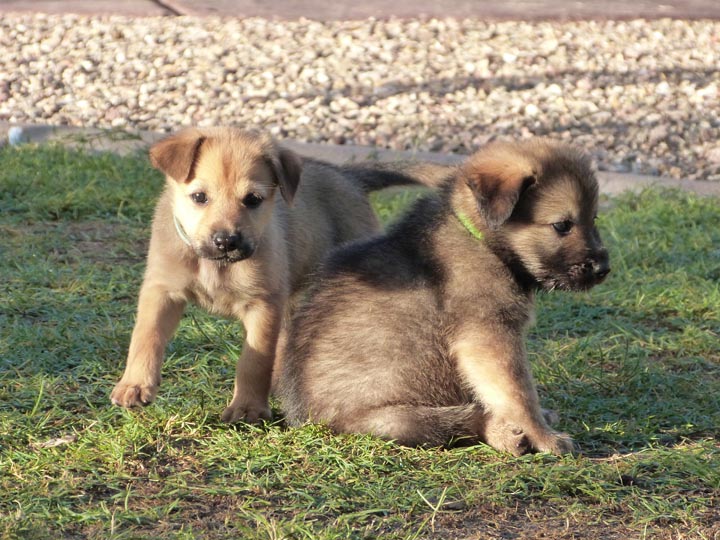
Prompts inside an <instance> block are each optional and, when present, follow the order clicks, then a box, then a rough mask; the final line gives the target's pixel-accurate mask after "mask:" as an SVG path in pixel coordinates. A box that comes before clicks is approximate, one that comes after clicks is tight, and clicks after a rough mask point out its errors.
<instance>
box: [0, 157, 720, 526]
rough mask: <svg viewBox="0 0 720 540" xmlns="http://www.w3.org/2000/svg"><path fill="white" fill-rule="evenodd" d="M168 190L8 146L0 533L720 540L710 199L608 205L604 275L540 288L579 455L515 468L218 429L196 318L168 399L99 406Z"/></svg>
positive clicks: (539, 353) (209, 352) (719, 235)
mask: <svg viewBox="0 0 720 540" xmlns="http://www.w3.org/2000/svg"><path fill="white" fill-rule="evenodd" d="M161 185H162V179H161V178H160V176H159V175H158V174H157V173H156V172H155V171H153V170H152V169H150V167H149V165H148V164H147V161H146V159H145V158H144V157H141V156H129V157H118V156H115V155H111V154H89V153H83V152H82V151H74V150H69V149H65V148H62V147H52V146H50V147H32V146H27V147H22V148H4V149H0V235H2V238H3V240H2V243H0V275H2V276H3V279H2V281H0V289H1V290H2V293H1V294H2V296H1V298H2V302H0V493H2V494H3V495H2V497H0V537H2V538H33V539H43V538H73V539H74V538H118V539H120V538H176V539H189V538H203V539H206V538H209V539H212V538H225V537H228V538H263V539H264V538H273V539H274V538H294V539H349V538H358V539H359V538H378V537H382V538H387V539H401V538H402V539H413V538H431V539H436V538H437V539H440V538H442V539H447V538H483V539H484V538H527V539H531V538H532V539H534V538H540V537H545V538H597V539H608V538H623V539H625V538H661V539H664V538H667V539H671V538H672V539H681V538H682V539H685V538H699V539H717V538H718V537H719V535H720V525H718V522H720V511H718V507H719V506H720V500H719V499H720V446H719V445H718V442H717V437H718V434H719V431H720V429H719V426H720V397H719V396H720V350H719V349H720V347H718V344H719V343H720V340H719V339H718V338H719V334H720V286H719V281H720V210H719V205H718V201H717V200H713V199H703V198H697V197H694V196H691V195H688V194H684V193H679V192H660V191H645V192H643V193H642V194H639V195H627V196H623V197H620V198H618V199H615V200H613V201H611V204H610V208H609V210H608V211H606V212H605V213H604V215H603V216H602V218H601V221H600V227H601V230H602V232H603V234H604V237H605V240H606V243H607V244H608V247H609V249H610V252H611V257H612V260H613V273H612V274H611V278H610V279H609V280H608V282H607V283H606V284H603V285H602V286H600V287H598V288H597V289H596V290H593V291H592V292H590V293H588V294H577V295H573V294H566V293H556V294H553V295H544V296H542V297H540V298H539V302H538V323H537V325H536V327H535V329H534V330H533V331H532V334H531V337H530V342H529V350H530V354H531V359H532V362H533V364H534V370H535V374H536V378H537V380H538V383H539V386H540V390H541V394H542V396H543V401H544V404H545V405H546V406H548V407H551V408H554V409H556V410H558V411H559V412H560V413H561V417H562V424H561V428H562V429H564V430H566V431H568V432H569V433H571V434H572V435H573V436H574V438H575V439H576V441H577V442H578V443H579V444H580V446H581V447H582V450H583V452H582V454H580V455H576V456H566V457H561V458H557V457H552V456H547V455H533V456H525V457H522V458H513V457H510V456H507V455H504V454H499V453H497V452H495V451H493V450H491V449H489V448H487V447H485V446H476V447H472V448H460V449H452V450H441V449H409V448H401V447H398V446H396V445H394V444H391V443H386V442H382V441H379V440H376V439H373V438H372V437H365V436H346V435H343V436H337V435H333V434H331V433H330V432H328V431H327V430H326V429H324V428H322V427H320V426H308V427H305V428H302V429H287V428H285V427H284V426H283V425H282V423H281V422H277V423H274V424H269V425H265V426H262V427H252V426H246V425H239V426H226V425H223V424H221V423H220V422H219V413H220V412H221V411H222V409H223V407H224V405H225V403H226V400H227V399H228V398H229V396H230V392H231V388H232V376H233V363H234V359H235V357H236V355H237V353H238V350H239V348H240V346H241V340H240V338H239V337H238V336H240V335H241V328H240V325H239V324H238V323H236V322H231V321H221V320H218V319H214V318H212V317H210V316H208V315H206V314H204V313H203V312H201V311H199V310H197V309H191V310H189V311H188V314H187V315H186V317H185V318H184V319H183V322H182V324H181V327H180V329H179V331H178V333H177V335H176V338H175V339H174V341H173V342H172V344H171V346H170V348H169V350H168V359H167V362H166V364H165V367H164V370H163V372H164V383H163V387H162V389H161V394H160V397H159V399H158V401H157V402H156V403H155V404H153V405H152V406H150V407H147V408H145V409H143V410H139V411H126V410H122V409H119V408H117V407H112V406H110V403H109V399H108V395H109V392H110V390H111V389H112V387H113V385H114V383H115V382H116V380H117V378H118V377H119V376H120V374H121V372H122V369H123V364H124V359H125V353H126V348H127V345H128V340H129V335H130V331H131V329H132V324H133V318H134V311H135V301H136V295H137V291H138V288H139V285H140V282H141V279H142V271H143V258H144V252H145V248H146V242H147V238H148V235H149V221H150V218H151V213H152V205H153V201H154V198H155V197H156V196H157V194H158V192H159V189H160V187H161ZM414 197H415V194H414V193H411V192H402V193H400V194H398V193H394V194H390V195H387V194H386V195H380V196H378V197H376V198H375V199H374V202H375V204H376V207H377V208H378V211H379V213H380V214H381V215H382V216H383V218H384V219H389V218H390V217H391V216H392V215H396V214H397V212H398V211H400V209H401V208H402V207H403V206H404V205H405V204H407V203H408V202H409V201H410V200H411V199H412V198H414ZM542 535H544V536H542Z"/></svg>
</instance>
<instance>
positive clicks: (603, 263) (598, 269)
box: [593, 259, 610, 279]
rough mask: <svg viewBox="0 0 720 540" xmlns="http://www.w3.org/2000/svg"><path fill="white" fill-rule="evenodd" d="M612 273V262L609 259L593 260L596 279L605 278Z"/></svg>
mask: <svg viewBox="0 0 720 540" xmlns="http://www.w3.org/2000/svg"><path fill="white" fill-rule="evenodd" d="M609 273H610V263H609V262H608V261H607V259H603V260H600V261H595V262H593V274H594V275H595V278H596V279H604V278H605V276H607V275H608V274H609Z"/></svg>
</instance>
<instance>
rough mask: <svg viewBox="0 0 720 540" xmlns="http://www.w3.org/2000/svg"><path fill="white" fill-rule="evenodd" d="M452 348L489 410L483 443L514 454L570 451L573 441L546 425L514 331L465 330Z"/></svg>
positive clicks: (466, 375)
mask: <svg viewBox="0 0 720 540" xmlns="http://www.w3.org/2000/svg"><path fill="white" fill-rule="evenodd" d="M453 349H454V353H455V357H456V359H457V362H458V368H459V370H460V372H461V373H462V374H463V376H464V377H465V380H466V381H467V382H468V383H469V384H470V385H471V386H472V388H473V390H474V391H475V394H476V395H477V397H478V399H479V400H480V401H481V402H482V403H483V404H484V405H485V406H486V407H487V409H488V412H489V417H488V421H487V424H486V426H485V433H484V436H483V438H484V440H485V442H487V443H488V444H489V445H490V446H492V447H493V448H497V449H499V450H505V451H507V452H510V453H512V454H515V455H520V454H523V453H525V452H527V451H538V452H552V453H553V454H562V453H567V452H572V450H573V442H572V439H570V437H569V436H568V435H566V434H564V433H558V432H556V431H553V430H552V429H551V428H550V427H549V426H548V423H547V421H546V418H547V416H546V414H545V412H544V411H543V410H542V409H541V408H540V400H539V398H538V394H537V390H536V389H535V383H534V381H533V378H532V375H531V373H530V365H529V363H528V361H527V358H526V354H525V346H524V343H523V339H522V337H521V336H518V335H517V332H516V331H513V330H512V329H508V328H497V329H495V332H493V333H492V334H490V333H488V332H487V329H478V328H477V327H474V328H466V329H464V331H463V332H462V333H461V334H460V338H459V339H458V340H456V341H455V343H454V346H453Z"/></svg>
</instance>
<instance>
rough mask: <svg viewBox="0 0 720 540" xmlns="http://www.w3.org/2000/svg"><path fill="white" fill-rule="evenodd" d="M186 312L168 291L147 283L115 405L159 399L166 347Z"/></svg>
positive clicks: (116, 392) (114, 393) (134, 405)
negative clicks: (161, 370)
mask: <svg viewBox="0 0 720 540" xmlns="http://www.w3.org/2000/svg"><path fill="white" fill-rule="evenodd" d="M184 309H185V302H183V301H180V300H176V299H173V298H172V297H171V296H170V294H169V293H168V291H167V290H165V289H164V288H162V287H157V286H150V285H145V284H143V286H142V288H141V289H140V298H139V301H138V313H137V320H136V322H135V328H134V330H133V333H132V338H131V340H130V350H129V352H128V358H127V365H126V366H125V373H124V374H123V376H122V378H121V379H120V382H118V383H117V385H115V389H114V390H113V391H112V394H111V395H110V399H111V400H112V402H113V403H114V404H115V405H121V406H123V407H136V406H138V405H147V404H149V403H151V402H152V401H153V400H154V399H155V396H156V395H157V392H158V387H159V386H160V368H161V367H162V363H163V357H164V355H165V347H166V345H167V343H168V341H169V340H170V338H171V337H172V335H173V333H174V332H175V329H176V328H177V326H178V324H179V323H180V318H181V317H182V314H183V311H184Z"/></svg>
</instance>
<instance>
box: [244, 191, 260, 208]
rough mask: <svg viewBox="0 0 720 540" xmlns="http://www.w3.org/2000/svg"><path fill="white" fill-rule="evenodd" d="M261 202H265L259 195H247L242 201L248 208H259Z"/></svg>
mask: <svg viewBox="0 0 720 540" xmlns="http://www.w3.org/2000/svg"><path fill="white" fill-rule="evenodd" d="M261 202H263V198H262V196H261V195H258V194H257V193H249V194H247V195H245V198H244V199H243V200H242V203H243V206H245V207H246V208H257V207H258V206H260V203H261Z"/></svg>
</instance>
